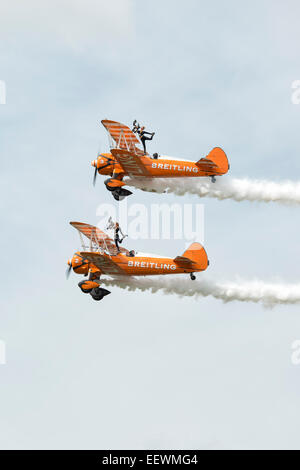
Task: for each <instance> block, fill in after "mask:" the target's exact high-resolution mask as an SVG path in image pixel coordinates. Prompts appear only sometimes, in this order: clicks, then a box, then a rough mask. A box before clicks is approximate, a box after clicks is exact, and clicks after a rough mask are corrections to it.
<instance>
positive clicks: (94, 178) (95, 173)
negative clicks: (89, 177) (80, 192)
mask: <svg viewBox="0 0 300 470" xmlns="http://www.w3.org/2000/svg"><path fill="white" fill-rule="evenodd" d="M97 173H98V168H97V161H96V165H95V171H94V176H93V186H95V184H96V179H97Z"/></svg>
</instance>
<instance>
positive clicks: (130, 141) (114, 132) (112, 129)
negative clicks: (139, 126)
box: [101, 119, 143, 155]
mask: <svg viewBox="0 0 300 470" xmlns="http://www.w3.org/2000/svg"><path fill="white" fill-rule="evenodd" d="M101 122H102V124H103V126H104V127H105V129H106V130H107V132H108V133H109V134H110V136H111V137H112V139H113V140H114V141H115V143H116V146H117V147H118V148H120V149H126V150H130V151H132V152H135V153H137V154H138V155H143V151H142V150H141V149H139V148H137V147H136V144H140V141H139V139H138V138H137V136H136V135H135V134H134V132H132V130H131V129H130V128H129V127H128V126H125V125H124V124H121V123H120V122H116V121H110V120H108V119H103V120H102V121H101Z"/></svg>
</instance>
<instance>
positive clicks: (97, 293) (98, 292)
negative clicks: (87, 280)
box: [90, 287, 111, 300]
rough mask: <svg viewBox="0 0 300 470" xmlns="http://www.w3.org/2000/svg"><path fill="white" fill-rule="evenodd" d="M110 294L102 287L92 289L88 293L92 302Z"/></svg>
mask: <svg viewBox="0 0 300 470" xmlns="http://www.w3.org/2000/svg"><path fill="white" fill-rule="evenodd" d="M110 293H111V292H110V291H109V290H107V289H103V287H94V289H92V291H91V292H90V294H91V296H92V297H93V299H94V300H101V299H103V297H105V296H106V295H108V294H110Z"/></svg>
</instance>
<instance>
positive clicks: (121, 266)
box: [69, 252, 207, 276]
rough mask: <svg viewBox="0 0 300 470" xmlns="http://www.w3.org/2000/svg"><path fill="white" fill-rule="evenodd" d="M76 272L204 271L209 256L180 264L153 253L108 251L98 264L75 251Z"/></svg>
mask: <svg viewBox="0 0 300 470" xmlns="http://www.w3.org/2000/svg"><path fill="white" fill-rule="evenodd" d="M69 262H71V264H72V267H73V270H74V272H76V273H77V274H84V275H87V274H88V272H89V271H90V270H91V271H93V272H94V273H96V272H99V274H108V275H127V276H151V275H159V274H180V273H191V272H198V271H204V270H205V269H206V268H207V257H206V255H205V256H204V257H203V261H202V262H201V263H194V264H193V265H192V266H180V263H177V262H176V261H174V259H172V258H167V257H159V256H152V255H138V254H137V255H135V256H129V255H127V254H125V253H119V254H117V255H108V254H106V253H103V254H101V256H98V257H97V265H95V264H93V263H92V262H89V261H88V260H86V259H85V258H84V253H79V252H77V253H75V254H74V256H73V258H72V260H70V261H69Z"/></svg>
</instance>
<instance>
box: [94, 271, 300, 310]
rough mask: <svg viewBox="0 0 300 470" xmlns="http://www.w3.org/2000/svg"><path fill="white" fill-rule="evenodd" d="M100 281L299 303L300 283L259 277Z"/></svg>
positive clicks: (189, 294) (135, 287)
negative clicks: (236, 279) (245, 278)
mask: <svg viewBox="0 0 300 470" xmlns="http://www.w3.org/2000/svg"><path fill="white" fill-rule="evenodd" d="M101 284H104V285H106V286H117V287H120V288H122V289H127V290H129V291H135V290H141V291H149V292H152V293H156V292H159V291H161V292H162V293H163V294H177V295H178V296H179V297H195V298H198V297H207V296H212V297H215V298H216V299H220V300H223V302H232V301H234V300H239V301H241V302H255V303H259V302H261V303H262V304H263V305H264V306H265V307H274V306H275V305H278V304H298V303H300V283H299V284H277V283H265V282H262V281H236V282H218V281H213V280H209V279H203V280H201V281H191V280H190V279H182V278H180V277H177V278H167V277H165V276H155V278H153V277H142V278H134V277H118V278H114V279H107V278H106V279H104V278H101Z"/></svg>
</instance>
